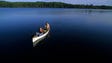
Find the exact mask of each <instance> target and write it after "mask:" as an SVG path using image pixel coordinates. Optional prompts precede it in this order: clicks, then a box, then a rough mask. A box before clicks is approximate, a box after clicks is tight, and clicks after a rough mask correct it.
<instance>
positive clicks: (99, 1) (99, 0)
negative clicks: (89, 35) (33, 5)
mask: <svg viewBox="0 0 112 63" xmlns="http://www.w3.org/2000/svg"><path fill="white" fill-rule="evenodd" d="M5 1H12V2H20V1H21V2H23V1H24V2H35V1H45V2H65V3H71V4H93V5H111V6H112V0H5Z"/></svg>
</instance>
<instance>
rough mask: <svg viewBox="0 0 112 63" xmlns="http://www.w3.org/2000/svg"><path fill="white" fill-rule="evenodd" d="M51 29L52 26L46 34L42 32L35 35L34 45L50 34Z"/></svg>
mask: <svg viewBox="0 0 112 63" xmlns="http://www.w3.org/2000/svg"><path fill="white" fill-rule="evenodd" d="M49 31H50V28H49V29H48V30H47V32H45V33H44V34H42V35H40V36H34V37H33V38H32V42H33V46H35V45H36V44H37V43H38V42H40V41H41V40H43V39H44V38H45V37H46V36H47V35H48V34H49Z"/></svg>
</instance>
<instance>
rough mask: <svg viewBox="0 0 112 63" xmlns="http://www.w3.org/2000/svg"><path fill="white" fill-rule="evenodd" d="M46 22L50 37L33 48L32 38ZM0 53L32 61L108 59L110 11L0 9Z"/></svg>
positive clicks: (111, 29)
mask: <svg viewBox="0 0 112 63" xmlns="http://www.w3.org/2000/svg"><path fill="white" fill-rule="evenodd" d="M46 21H47V22H48V23H49V24H50V25H51V31H50V34H49V36H48V37H47V38H46V39H45V40H43V41H41V42H40V43H39V44H37V46H36V47H34V48H33V44H32V35H34V34H35V32H37V31H38V29H39V27H42V26H44V23H45V22H46ZM0 53H1V55H2V57H4V59H9V60H17V61H18V60H23V61H34V62H43V61H45V62H47V61H51V60H54V61H59V60H61V61H75V60H77V59H80V60H82V59H85V61H88V59H91V60H99V58H100V59H111V57H112V10H101V9H63V8H62V9H58V8H57V9H55V8H54V9H52V8H0ZM62 58H63V59H64V60H62Z"/></svg>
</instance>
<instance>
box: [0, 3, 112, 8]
mask: <svg viewBox="0 0 112 63" xmlns="http://www.w3.org/2000/svg"><path fill="white" fill-rule="evenodd" d="M0 7H3V8H4V7H6V8H7V7H9V8H20V7H21V8H89V9H112V6H105V5H101V6H94V5H92V4H91V5H74V4H67V3H62V2H6V1H0Z"/></svg>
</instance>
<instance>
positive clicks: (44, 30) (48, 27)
mask: <svg viewBox="0 0 112 63" xmlns="http://www.w3.org/2000/svg"><path fill="white" fill-rule="evenodd" d="M49 29H50V26H49V24H48V23H46V24H45V28H40V33H43V34H44V33H46V32H47V31H48V30H49Z"/></svg>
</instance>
